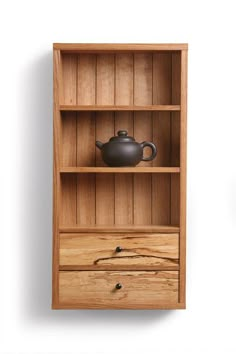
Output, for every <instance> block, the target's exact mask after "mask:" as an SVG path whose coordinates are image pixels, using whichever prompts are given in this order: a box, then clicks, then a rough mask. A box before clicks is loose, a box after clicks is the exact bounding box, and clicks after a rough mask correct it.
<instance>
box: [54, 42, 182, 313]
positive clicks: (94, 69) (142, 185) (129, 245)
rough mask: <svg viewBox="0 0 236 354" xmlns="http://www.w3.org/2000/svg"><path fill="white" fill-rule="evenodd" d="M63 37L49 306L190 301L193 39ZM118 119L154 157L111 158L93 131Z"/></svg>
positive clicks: (102, 134)
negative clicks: (129, 161)
mask: <svg viewBox="0 0 236 354" xmlns="http://www.w3.org/2000/svg"><path fill="white" fill-rule="evenodd" d="M59 47H60V48H61V51H60V50H54V218H53V229H54V241H53V305H52V306H53V308H68V309H69V308H116V309H119V308H131V309H132V308H133V309H137V308H140V309H141V308H149V309H151V308H169V309H170V308H185V282H186V279H185V278H186V275H185V272H186V259H185V256H186V255H185V253H186V130H187V128H186V116H187V45H181V44H180V45H171V44H170V45H169V44H167V45H162V44H161V45H152V44H150V45H142V44H141V45H139V44H138V45H135V44H134V45H120V44H114V45H107V44H89V45H86V44H76V45H74V44H66V45H65V46H64V45H63V44H62V45H61V44H55V48H59ZM154 48H155V49H154ZM119 129H126V130H128V132H129V134H130V135H133V136H134V137H135V139H136V141H138V142H142V141H144V140H147V141H153V142H154V143H155V144H157V148H158V155H157V157H156V159H154V160H153V161H152V162H148V163H146V162H145V163H144V162H141V163H140V164H139V166H137V167H135V168H130V167H128V168H109V167H107V166H105V164H104V163H103V161H102V159H101V153H100V151H99V150H98V149H96V148H95V141H96V140H100V141H102V142H106V141H108V140H109V138H110V137H111V136H113V135H114V134H115V133H116V131H117V130H119ZM149 153H150V152H149V151H148V150H147V149H146V150H145V151H144V156H147V155H148V154H149ZM60 232H61V233H62V234H61V236H60V234H59V233H60ZM158 233H159V234H158ZM59 237H60V246H61V248H60V265H59ZM118 242H119V246H121V247H122V246H123V249H124V250H123V251H122V252H121V253H119V254H118V255H117V254H116V253H115V252H114V249H115V247H116V246H117V243H118ZM121 243H122V244H121ZM124 244H125V246H124ZM153 267H154V268H155V271H154V268H153ZM59 277H60V284H59ZM117 282H122V285H123V288H122V289H120V290H118V291H115V290H114V287H115V284H116V283H117ZM58 290H59V291H60V295H59V294H58ZM122 291H123V292H122ZM119 294H120V295H119ZM59 297H60V298H59Z"/></svg>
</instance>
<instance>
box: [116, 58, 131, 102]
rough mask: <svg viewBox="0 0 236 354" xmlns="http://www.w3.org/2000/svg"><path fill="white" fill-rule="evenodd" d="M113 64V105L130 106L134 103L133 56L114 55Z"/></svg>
mask: <svg viewBox="0 0 236 354" xmlns="http://www.w3.org/2000/svg"><path fill="white" fill-rule="evenodd" d="M115 64H116V67H115V104H116V105H132V104H133V101H134V95H133V72H134V66H133V54H116V58H115Z"/></svg>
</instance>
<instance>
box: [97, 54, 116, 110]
mask: <svg viewBox="0 0 236 354" xmlns="http://www.w3.org/2000/svg"><path fill="white" fill-rule="evenodd" d="M114 78H115V60H114V55H113V54H98V55H97V78H96V82H97V93H96V103H97V104H100V105H109V104H110V105H113V104H114V87H115V83H114Z"/></svg>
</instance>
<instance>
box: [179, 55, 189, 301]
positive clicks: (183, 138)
mask: <svg viewBox="0 0 236 354" xmlns="http://www.w3.org/2000/svg"><path fill="white" fill-rule="evenodd" d="M187 62H188V53H187V51H186V50H184V51H182V53H181V96H180V97H181V115H180V166H181V175H180V266H181V270H180V290H179V301H180V302H182V303H185V302H186V177H187V175H186V167H187V166H186V165H187V156H186V155H187V153H186V147H187Z"/></svg>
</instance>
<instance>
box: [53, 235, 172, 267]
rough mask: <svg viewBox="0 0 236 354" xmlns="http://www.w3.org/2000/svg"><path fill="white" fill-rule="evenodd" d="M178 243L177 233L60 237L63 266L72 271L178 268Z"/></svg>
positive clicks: (61, 264) (61, 263) (61, 262)
mask: <svg viewBox="0 0 236 354" xmlns="http://www.w3.org/2000/svg"><path fill="white" fill-rule="evenodd" d="M178 244H179V234H177V233H176V234H132V235H131V234H120V235H117V234H113V235H107V234H61V235H60V266H61V269H63V266H65V269H71V270H73V269H95V270H96V269H127V270H128V269H132V267H135V268H136V269H149V268H150V267H151V268H155V269H158V268H159V267H160V268H165V269H166V268H168V267H169V268H168V269H171V270H172V269H178V264H179V251H178V249H179V247H178ZM66 267H67V268H66ZM73 267H76V268H73Z"/></svg>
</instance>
